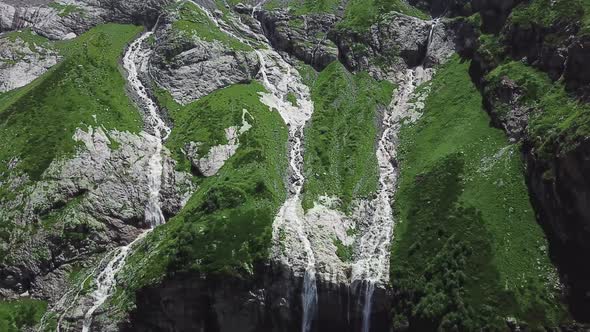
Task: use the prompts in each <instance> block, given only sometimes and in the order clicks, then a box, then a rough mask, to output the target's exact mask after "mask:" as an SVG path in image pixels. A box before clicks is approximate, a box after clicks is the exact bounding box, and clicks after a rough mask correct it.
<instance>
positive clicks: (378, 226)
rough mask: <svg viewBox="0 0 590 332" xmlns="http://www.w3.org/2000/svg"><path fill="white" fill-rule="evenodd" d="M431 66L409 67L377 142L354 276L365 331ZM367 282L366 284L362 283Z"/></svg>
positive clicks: (383, 277) (384, 269)
mask: <svg viewBox="0 0 590 332" xmlns="http://www.w3.org/2000/svg"><path fill="white" fill-rule="evenodd" d="M437 22H438V20H433V21H432V25H431V27H430V32H429V35H428V40H427V45H426V54H425V56H424V58H426V56H427V55H428V47H429V46H430V42H431V40H432V34H433V31H434V27H435V25H436V23H437ZM430 77H431V70H425V69H424V68H423V67H422V66H418V67H416V68H412V69H408V70H407V71H406V75H405V77H404V78H403V79H402V81H401V82H400V83H399V87H398V89H397V90H396V91H395V92H394V95H393V97H392V104H391V105H390V106H389V107H388V109H387V110H386V112H385V114H384V116H383V122H382V128H383V133H382V135H381V137H380V139H379V142H378V145H377V163H378V165H379V188H378V191H377V198H376V199H375V200H374V201H373V202H371V204H370V206H369V208H370V209H371V210H372V212H373V215H372V217H371V218H370V220H369V222H370V224H369V225H367V228H366V229H365V232H364V234H363V235H362V236H361V238H360V240H359V246H358V247H359V248H360V249H359V250H358V252H359V254H358V255H359V256H358V259H357V260H356V262H355V263H354V264H353V267H352V280H353V281H355V280H356V281H362V284H361V286H360V287H361V288H364V289H363V291H364V294H363V295H364V296H363V298H364V304H363V311H362V332H369V331H370V327H371V325H370V323H371V310H372V305H373V293H374V291H375V285H376V284H379V283H387V279H388V278H389V252H390V244H391V240H392V239H391V237H392V235H393V227H394V220H393V210H392V208H391V203H392V202H393V196H394V194H395V190H396V185H397V180H398V175H399V174H398V173H399V172H398V169H397V166H396V165H395V164H394V163H392V161H394V160H396V157H397V146H398V142H399V138H398V135H399V130H400V128H401V125H402V120H403V119H404V118H406V117H407V116H408V112H409V109H410V106H411V105H410V99H411V98H412V96H413V94H414V91H415V90H416V87H418V85H420V84H421V83H423V82H426V81H428V80H430ZM363 285H364V287H362V286H363Z"/></svg>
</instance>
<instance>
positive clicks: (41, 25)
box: [0, 0, 173, 39]
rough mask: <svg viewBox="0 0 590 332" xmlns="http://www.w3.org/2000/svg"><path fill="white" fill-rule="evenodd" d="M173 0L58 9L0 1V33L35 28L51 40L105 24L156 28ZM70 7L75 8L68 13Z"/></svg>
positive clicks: (86, 0) (85, 1)
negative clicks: (162, 14) (163, 11)
mask: <svg viewBox="0 0 590 332" xmlns="http://www.w3.org/2000/svg"><path fill="white" fill-rule="evenodd" d="M171 2H173V0H143V1H139V0H81V1H76V2H74V3H73V4H72V3H69V2H68V3H66V2H63V4H61V2H59V1H58V5H55V6H48V5H46V4H42V3H41V2H40V4H39V5H38V6H30V5H24V6H23V5H21V4H20V3H18V2H16V1H0V32H2V31H13V30H21V29H24V28H31V29H33V31H35V32H37V33H38V34H40V35H42V36H45V37H47V38H50V39H69V38H74V37H76V36H77V35H80V34H82V33H83V32H85V31H87V30H88V29H90V28H92V27H93V26H96V25H98V24H101V23H106V22H117V23H141V24H146V25H152V24H153V23H155V22H156V20H157V18H158V16H159V15H160V12H161V11H162V9H163V7H164V6H166V5H167V4H169V3H171ZM66 5H68V6H72V7H69V8H68V9H66V8H64V7H65V6H66Z"/></svg>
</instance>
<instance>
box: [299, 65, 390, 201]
mask: <svg viewBox="0 0 590 332" xmlns="http://www.w3.org/2000/svg"><path fill="white" fill-rule="evenodd" d="M392 91H393V86H392V85H391V84H390V83H387V82H385V81H383V82H377V81H375V80H374V79H373V78H371V77H370V76H369V75H368V74H366V73H360V74H356V75H355V74H351V73H349V72H348V71H347V70H346V68H344V66H343V65H342V64H341V63H340V62H334V63H332V64H331V65H330V66H328V67H327V68H326V69H324V70H323V71H322V72H321V73H320V74H319V76H318V77H317V79H316V80H315V82H314V83H313V85H312V89H311V93H312V99H313V101H314V107H315V109H314V113H313V115H312V118H311V121H310V123H309V125H308V127H307V129H306V132H305V167H304V172H305V178H306V182H305V184H304V196H303V205H304V207H306V208H310V207H312V206H313V202H314V201H315V200H317V198H318V196H320V195H328V196H336V197H338V198H340V199H341V200H342V202H343V204H344V206H343V207H344V209H345V210H346V208H347V207H348V205H349V204H350V202H351V201H352V200H353V199H355V198H361V197H367V196H368V195H370V194H371V193H374V192H375V191H376V189H377V182H378V177H379V171H378V167H377V158H376V156H375V149H376V142H377V134H378V133H377V123H378V119H377V116H378V113H377V111H378V108H379V107H386V106H387V105H388V104H389V101H390V99H391V94H392Z"/></svg>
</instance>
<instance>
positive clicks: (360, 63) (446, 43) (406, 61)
mask: <svg viewBox="0 0 590 332" xmlns="http://www.w3.org/2000/svg"><path fill="white" fill-rule="evenodd" d="M432 27H433V29H432V34H431V28H432ZM450 27H451V26H450V25H449V24H447V23H446V22H443V23H438V22H437V21H423V20H421V19H419V18H416V17H412V16H407V15H403V14H400V13H396V12H392V13H389V14H386V15H384V16H383V18H382V20H381V21H380V22H378V23H376V24H374V25H373V26H371V28H370V29H369V30H368V31H365V32H358V31H352V30H346V29H341V30H333V31H332V32H331V39H333V40H334V41H335V43H336V45H338V49H339V57H340V60H341V61H342V62H343V63H344V64H345V65H346V66H347V68H348V69H350V70H353V71H363V70H366V71H369V72H370V73H371V74H372V75H373V76H374V77H376V78H377V79H390V80H391V81H396V80H397V79H396V78H395V77H396V73H401V72H403V71H404V70H405V69H407V68H412V67H416V66H419V65H422V64H423V65H425V66H428V67H431V66H435V65H437V64H439V63H442V62H443V60H444V59H446V58H447V57H448V56H449V55H451V54H452V53H453V52H454V51H455V38H454V37H453V36H454V33H453V31H452V29H451V28H450ZM429 42H430V43H429ZM427 48H429V50H430V51H429V52H427Z"/></svg>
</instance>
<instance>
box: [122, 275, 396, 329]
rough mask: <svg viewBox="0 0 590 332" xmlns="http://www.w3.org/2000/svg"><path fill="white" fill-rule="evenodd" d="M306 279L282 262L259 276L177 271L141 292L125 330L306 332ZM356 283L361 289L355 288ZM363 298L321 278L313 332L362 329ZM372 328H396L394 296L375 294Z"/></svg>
mask: <svg viewBox="0 0 590 332" xmlns="http://www.w3.org/2000/svg"><path fill="white" fill-rule="evenodd" d="M301 286H302V278H301V277H299V278H296V277H294V276H293V274H292V273H291V271H290V270H289V269H284V268H282V267H280V266H268V265H266V266H259V267H258V268H257V269H256V273H255V275H254V277H247V278H239V277H230V276H215V275H207V276H204V275H198V274H175V275H174V276H168V277H167V278H166V279H165V280H164V281H162V283H160V284H158V285H155V286H153V287H150V288H145V289H142V290H140V291H139V292H138V293H137V297H136V304H137V308H136V309H135V310H134V311H133V312H132V313H131V315H130V319H129V321H128V322H126V323H124V325H123V326H122V327H121V330H122V331H126V332H130V331H176V332H183V331H201V330H203V331H211V332H216V331H220V332H222V331H227V332H233V331H243V332H248V331H251V332H254V331H257V332H261V331H284V332H298V331H301V317H302V304H301ZM353 287H356V285H355V286H353ZM362 300H363V299H359V298H358V296H357V294H356V292H355V289H353V288H350V289H349V287H347V286H345V285H334V284H332V283H324V282H321V281H320V280H318V312H317V316H316V319H315V320H314V323H313V328H312V331H342V332H353V331H358V330H360V326H361V314H362V312H361V310H362V306H361V305H362ZM373 301H374V302H373V313H372V316H371V328H372V329H374V330H375V331H387V330H389V326H390V320H391V318H390V307H391V306H390V303H389V301H390V300H389V296H388V294H386V293H385V291H384V290H381V289H377V290H376V292H375V295H374V296H373Z"/></svg>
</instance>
